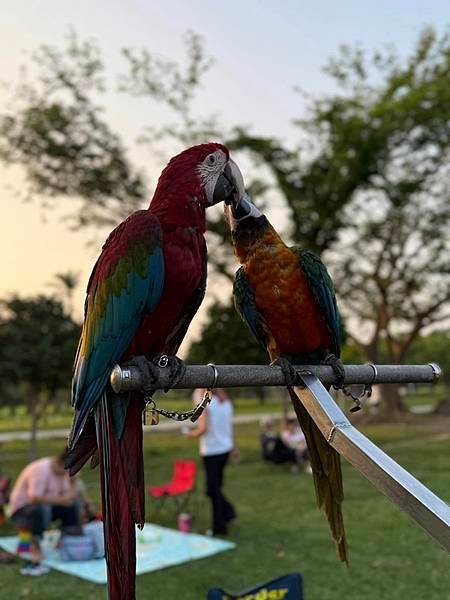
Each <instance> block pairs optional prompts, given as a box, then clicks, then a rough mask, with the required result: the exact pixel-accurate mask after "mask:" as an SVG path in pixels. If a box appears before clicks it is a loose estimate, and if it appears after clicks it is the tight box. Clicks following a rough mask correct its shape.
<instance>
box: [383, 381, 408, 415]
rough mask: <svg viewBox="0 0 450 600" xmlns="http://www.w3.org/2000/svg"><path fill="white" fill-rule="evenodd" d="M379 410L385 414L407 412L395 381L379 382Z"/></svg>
mask: <svg viewBox="0 0 450 600" xmlns="http://www.w3.org/2000/svg"><path fill="white" fill-rule="evenodd" d="M380 392H381V393H380V397H381V410H382V413H383V414H385V415H398V414H403V413H405V412H407V410H408V409H407V408H406V406H405V404H404V403H403V400H402V399H401V396H400V394H399V386H398V385H397V384H395V383H384V384H380Z"/></svg>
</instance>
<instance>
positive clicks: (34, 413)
mask: <svg viewBox="0 0 450 600" xmlns="http://www.w3.org/2000/svg"><path fill="white" fill-rule="evenodd" d="M29 402H30V404H29V407H30V409H29V410H30V416H31V430H30V461H32V460H35V459H36V458H37V435H36V434H37V426H38V419H39V415H38V396H37V394H36V393H35V392H31V393H30V400H29Z"/></svg>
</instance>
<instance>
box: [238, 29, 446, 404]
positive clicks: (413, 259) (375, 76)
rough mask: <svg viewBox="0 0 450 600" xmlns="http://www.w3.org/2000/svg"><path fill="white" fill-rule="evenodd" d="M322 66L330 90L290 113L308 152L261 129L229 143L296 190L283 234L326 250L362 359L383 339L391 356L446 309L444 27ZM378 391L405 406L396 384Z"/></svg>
mask: <svg viewBox="0 0 450 600" xmlns="http://www.w3.org/2000/svg"><path fill="white" fill-rule="evenodd" d="M328 72H329V74H330V75H331V76H332V77H334V79H335V80H336V81H337V83H338V84H339V92H338V93H336V94H335V95H332V96H330V97H324V98H319V99H317V100H314V101H313V102H312V104H311V106H310V113H309V116H308V118H307V119H304V120H302V121H301V122H299V125H301V126H302V128H303V131H304V132H306V133H308V134H309V135H310V136H311V148H312V150H313V154H312V159H311V160H309V161H307V162H306V163H305V162H302V161H300V158H301V154H298V155H297V156H292V155H290V154H286V153H285V152H283V151H281V152H278V150H277V146H276V145H274V142H273V141H270V140H269V141H268V140H265V139H263V140H258V139H255V138H252V139H250V140H248V139H246V138H245V137H244V136H241V138H240V140H237V142H236V143H237V144H239V143H241V144H243V145H244V146H245V145H247V146H249V147H251V148H252V149H253V151H256V152H258V153H259V154H260V156H261V157H262V158H263V160H264V161H265V162H267V164H268V165H269V166H270V167H271V168H272V169H273V172H274V174H275V176H276V177H277V178H278V181H279V186H280V189H281V191H282V192H283V193H284V194H285V195H286V197H287V195H288V194H289V195H294V196H295V195H296V194H297V195H298V201H297V202H293V203H292V205H291V206H292V207H293V209H294V211H293V212H294V213H295V214H297V219H298V221H299V223H297V222H296V221H295V219H294V223H293V230H294V234H295V236H296V237H297V236H298V237H297V241H298V242H300V243H302V244H304V245H309V246H310V247H315V249H316V251H322V252H325V259H326V262H327V263H328V264H330V265H332V267H333V269H332V270H333V273H334V279H335V283H336V287H337V293H338V298H339V299H340V301H341V306H343V308H344V313H345V315H346V316H347V318H348V319H347V324H348V326H347V329H348V331H349V334H350V335H351V337H352V339H353V341H354V343H356V344H357V345H358V346H359V347H360V349H361V350H362V351H363V352H364V353H365V355H366V357H367V359H369V360H371V361H374V362H379V360H380V358H381V354H382V349H383V348H385V349H386V354H387V359H388V361H389V362H392V363H396V364H401V363H403V362H404V360H405V357H406V356H407V353H408V350H409V349H410V347H411V346H412V344H413V343H414V342H415V341H416V340H417V339H418V336H419V335H420V333H421V332H422V331H423V330H424V329H425V328H428V329H429V328H430V327H433V326H434V327H436V326H437V325H438V324H439V323H441V322H445V321H446V319H448V317H449V312H448V303H449V300H450V282H449V277H448V276H449V272H450V263H449V260H448V257H449V250H450V248H449V243H450V240H449V235H448V232H449V229H448V223H449V217H450V202H449V192H448V190H449V189H450V185H449V183H450V181H449V175H450V172H449V169H448V164H449V158H450V87H449V86H448V80H449V77H450V36H449V34H445V35H443V36H442V37H441V38H437V36H436V34H435V32H434V31H433V30H431V29H426V30H425V31H424V32H423V33H422V35H421V36H420V38H419V40H418V43H417V47H416V49H415V51H414V53H413V54H412V55H411V56H410V57H409V59H408V60H406V61H403V62H402V61H400V60H399V59H398V58H397V56H396V55H395V54H394V53H392V52H391V53H379V52H375V53H374V54H373V55H371V56H370V55H368V54H367V53H364V52H363V51H361V50H360V49H351V48H348V47H345V48H343V49H342V52H341V55H340V56H339V57H338V58H337V59H335V60H333V61H331V62H330V64H329V66H328ZM274 153H275V154H274ZM296 165H297V166H296ZM304 219H306V223H307V225H306V227H307V230H305V231H302V225H301V222H302V221H303V220H304ZM314 222H316V223H317V230H316V229H315V228H314V226H313V225H311V223H314ZM308 232H309V233H308ZM383 399H384V400H385V404H386V408H387V409H389V411H393V410H394V411H401V410H403V409H404V407H403V405H402V403H401V400H400V397H399V395H398V393H397V389H396V387H395V386H386V388H385V390H384V394H383Z"/></svg>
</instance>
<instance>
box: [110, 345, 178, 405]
mask: <svg viewBox="0 0 450 600" xmlns="http://www.w3.org/2000/svg"><path fill="white" fill-rule="evenodd" d="M122 366H124V367H137V368H138V369H139V371H140V373H141V379H142V386H141V388H142V391H143V392H144V394H145V395H146V396H152V394H153V393H154V391H155V389H156V384H157V383H158V382H159V380H160V377H161V369H164V370H165V372H164V383H166V386H165V387H164V391H165V392H167V391H168V390H170V389H171V388H172V387H173V386H175V385H176V384H177V383H178V382H179V381H180V379H182V377H183V375H184V373H185V371H186V366H185V364H184V362H183V361H182V360H181V359H180V358H178V356H167V355H166V354H161V355H160V356H157V357H156V358H154V359H153V361H151V360H148V359H147V358H146V357H145V356H132V357H131V358H130V359H129V360H127V361H126V362H124V363H123V364H122ZM166 370H167V371H166Z"/></svg>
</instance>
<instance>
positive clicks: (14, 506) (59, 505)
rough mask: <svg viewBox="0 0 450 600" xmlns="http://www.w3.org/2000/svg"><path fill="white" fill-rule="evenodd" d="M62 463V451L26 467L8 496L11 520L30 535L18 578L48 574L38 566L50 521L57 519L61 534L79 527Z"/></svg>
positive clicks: (44, 567) (73, 500)
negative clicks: (26, 559)
mask: <svg viewBox="0 0 450 600" xmlns="http://www.w3.org/2000/svg"><path fill="white" fill-rule="evenodd" d="M64 460H65V451H64V452H63V453H62V454H60V455H59V456H53V457H47V458H40V459H39V460H35V461H34V462H32V463H30V464H29V465H27V466H26V467H25V469H24V470H23V471H22V472H21V473H20V475H19V477H18V479H17V481H16V483H15V485H14V487H13V490H12V492H11V498H10V514H11V520H12V521H13V522H14V523H15V525H17V526H18V527H19V528H24V529H28V530H30V531H31V535H32V542H31V562H30V563H29V564H28V565H26V566H25V567H24V568H23V569H21V571H20V572H21V573H22V575H44V574H45V573H48V571H49V570H50V569H49V568H48V567H46V566H45V565H43V564H41V561H42V551H41V545H40V540H41V537H42V534H43V532H44V530H45V529H46V528H47V526H48V525H49V524H50V523H51V521H54V520H56V519H60V520H61V522H62V529H63V531H64V529H65V528H71V527H76V526H78V525H79V514H78V503H77V501H76V491H75V489H74V486H73V483H72V481H71V480H70V477H69V474H68V472H67V471H66V470H65V469H64Z"/></svg>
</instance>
